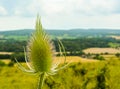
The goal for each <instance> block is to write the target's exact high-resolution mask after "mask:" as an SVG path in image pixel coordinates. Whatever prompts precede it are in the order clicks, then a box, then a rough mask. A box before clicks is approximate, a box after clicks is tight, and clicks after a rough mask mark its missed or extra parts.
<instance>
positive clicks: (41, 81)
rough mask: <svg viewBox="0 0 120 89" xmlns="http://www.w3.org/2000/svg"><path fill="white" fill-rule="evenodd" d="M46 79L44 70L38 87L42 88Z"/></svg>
mask: <svg viewBox="0 0 120 89" xmlns="http://www.w3.org/2000/svg"><path fill="white" fill-rule="evenodd" d="M44 80H45V72H43V73H42V74H41V75H40V76H39V81H38V88H37V89H42V87H43V83H44Z"/></svg>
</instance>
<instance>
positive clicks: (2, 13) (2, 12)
mask: <svg viewBox="0 0 120 89" xmlns="http://www.w3.org/2000/svg"><path fill="white" fill-rule="evenodd" d="M4 15H7V11H6V9H5V8H4V7H2V6H0V16H4Z"/></svg>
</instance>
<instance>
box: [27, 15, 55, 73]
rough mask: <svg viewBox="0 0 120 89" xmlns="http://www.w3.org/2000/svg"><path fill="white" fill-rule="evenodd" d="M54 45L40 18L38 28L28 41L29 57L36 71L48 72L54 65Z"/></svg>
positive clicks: (37, 23)
mask: <svg viewBox="0 0 120 89" xmlns="http://www.w3.org/2000/svg"><path fill="white" fill-rule="evenodd" d="M52 47H53V46H51V43H50V40H49V39H48V36H47V35H46V33H45V32H44V30H43V28H42V25H41V23H40V19H39V17H38V19H37V22H36V30H35V32H34V33H33V35H32V37H31V39H30V42H29V43H28V50H27V52H28V57H29V60H30V61H31V62H32V65H33V67H34V69H35V70H36V72H48V71H50V69H51V66H52V53H53V52H52V51H53V50H52Z"/></svg>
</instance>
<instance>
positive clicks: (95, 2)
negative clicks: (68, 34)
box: [0, 0, 120, 30]
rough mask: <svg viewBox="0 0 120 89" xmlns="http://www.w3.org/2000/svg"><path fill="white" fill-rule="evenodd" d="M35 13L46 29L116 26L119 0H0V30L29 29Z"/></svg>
mask: <svg viewBox="0 0 120 89" xmlns="http://www.w3.org/2000/svg"><path fill="white" fill-rule="evenodd" d="M37 13H39V15H40V16H41V20H42V24H43V27H44V28H46V29H72V28H115V29H120V0H0V30H14V29H23V28H32V29H33V28H34V25H35V19H36V15H37Z"/></svg>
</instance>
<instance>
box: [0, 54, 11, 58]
mask: <svg viewBox="0 0 120 89" xmlns="http://www.w3.org/2000/svg"><path fill="white" fill-rule="evenodd" d="M0 59H10V55H8V54H0Z"/></svg>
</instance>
